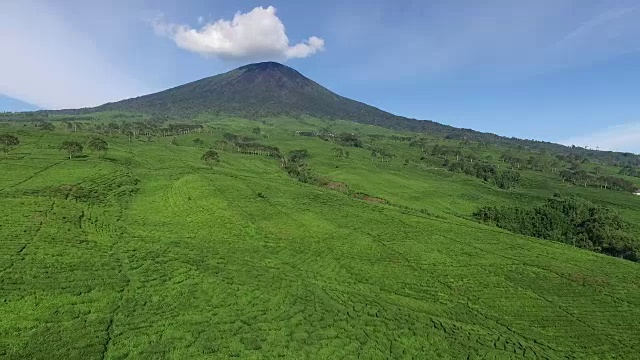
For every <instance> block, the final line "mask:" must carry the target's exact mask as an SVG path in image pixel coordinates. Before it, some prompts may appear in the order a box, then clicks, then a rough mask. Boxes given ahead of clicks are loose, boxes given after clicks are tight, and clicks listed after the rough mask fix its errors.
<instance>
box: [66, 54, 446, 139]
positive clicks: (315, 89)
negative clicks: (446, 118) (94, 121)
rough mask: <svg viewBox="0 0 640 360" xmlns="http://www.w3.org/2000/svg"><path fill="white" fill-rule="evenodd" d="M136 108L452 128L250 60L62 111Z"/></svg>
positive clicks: (184, 113) (283, 68) (166, 112)
mask: <svg viewBox="0 0 640 360" xmlns="http://www.w3.org/2000/svg"><path fill="white" fill-rule="evenodd" d="M110 110H118V111H133V112H141V113H147V114H152V115H163V116H165V115H168V116H174V117H192V116H195V115H198V114H201V113H213V114H224V115H232V116H241V117H265V116H277V115H288V116H300V115H309V116H313V117H317V118H329V119H341V120H350V121H355V122H359V123H365V124H371V125H378V126H382V127H386V128H393V129H406V130H414V131H415V130H428V129H430V130H449V131H451V130H452V129H453V128H451V127H449V126H446V125H442V124H438V123H435V122H432V121H418V120H413V119H407V118H404V117H401V116H396V115H393V114H391V113H388V112H386V111H382V110H380V109H378V108H375V107H373V106H370V105H367V104H364V103H361V102H358V101H355V100H351V99H348V98H346V97H343V96H340V95H338V94H336V93H333V92H332V91H330V90H329V89H327V88H325V87H323V86H321V85H319V84H318V83H316V82H315V81H313V80H311V79H309V78H307V77H305V76H304V75H302V74H300V73H299V72H298V71H296V70H294V69H292V68H290V67H288V66H285V65H282V64H279V63H275V62H263V63H258V64H250V65H246V66H243V67H240V68H238V69H235V70H232V71H229V72H227V73H224V74H220V75H216V76H212V77H208V78H205V79H202V80H198V81H194V82H192V83H188V84H185V85H181V86H178V87H175V88H172V89H168V90H165V91H161V92H158V93H155V94H150V95H145V96H140V97H137V98H133V99H128V100H123V101H119V102H114V103H108V104H104V105H101V106H98V107H95V108H87V109H80V110H63V112H64V113H73V114H78V113H91V112H97V111H110Z"/></svg>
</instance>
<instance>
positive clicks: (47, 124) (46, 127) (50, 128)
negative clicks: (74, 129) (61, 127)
mask: <svg viewBox="0 0 640 360" xmlns="http://www.w3.org/2000/svg"><path fill="white" fill-rule="evenodd" d="M40 128H41V129H42V130H45V131H53V130H55V129H56V127H55V126H54V125H53V124H52V123H50V122H43V123H42V124H40Z"/></svg>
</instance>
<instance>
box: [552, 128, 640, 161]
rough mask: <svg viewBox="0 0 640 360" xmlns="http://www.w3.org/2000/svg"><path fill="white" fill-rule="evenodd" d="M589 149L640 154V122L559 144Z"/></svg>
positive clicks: (577, 137)
mask: <svg viewBox="0 0 640 360" xmlns="http://www.w3.org/2000/svg"><path fill="white" fill-rule="evenodd" d="M560 143H561V144H564V145H569V146H570V145H576V146H581V147H588V148H590V149H596V148H598V149H600V150H612V151H628V152H633V153H636V154H640V121H639V122H632V123H627V124H623V125H616V126H612V127H609V128H607V129H604V130H601V131H597V132H594V133H591V134H586V135H582V136H576V137H574V138H570V139H567V140H564V141H561V142H560Z"/></svg>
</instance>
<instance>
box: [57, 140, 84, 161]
mask: <svg viewBox="0 0 640 360" xmlns="http://www.w3.org/2000/svg"><path fill="white" fill-rule="evenodd" d="M83 149H84V147H83V146H82V144H80V143H79V142H77V141H64V142H62V145H60V150H64V151H66V152H67V153H68V154H69V160H71V159H72V158H73V157H74V156H78V155H80V154H82V150H83Z"/></svg>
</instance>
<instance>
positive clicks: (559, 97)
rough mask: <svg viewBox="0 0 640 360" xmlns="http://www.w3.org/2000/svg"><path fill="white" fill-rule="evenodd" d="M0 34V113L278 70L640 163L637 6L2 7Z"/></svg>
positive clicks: (397, 109)
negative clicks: (262, 65) (240, 70)
mask: <svg viewBox="0 0 640 360" xmlns="http://www.w3.org/2000/svg"><path fill="white" fill-rule="evenodd" d="M257 7H261V8H259V9H256V8H257ZM269 7H273V9H276V10H273V9H270V8H269ZM238 13H239V15H237V16H236V14H238ZM234 16H236V18H235V21H236V23H235V24H236V25H237V24H240V26H239V27H238V26H236V25H234V23H227V22H226V21H232V19H234ZM239 29H241V30H239ZM0 34H2V37H0V39H1V40H0V41H1V42H2V46H3V55H2V56H0V111H15V110H31V109H35V108H68V107H82V106H92V105H98V104H100V103H103V102H107V101H114V100H119V99H123V98H127V97H132V96H137V95H141V94H145V93H150V92H154V91H158V90H162V89H165V88H169V87H172V86H176V85H179V84H182V83H186V82H189V81H193V80H197V79H200V78H203V77H207V76H211V75H215V74H218V73H221V72H224V71H227V70H231V69H233V68H235V67H238V66H241V65H243V64H246V63H249V62H253V61H257V60H277V61H281V62H285V63H286V64H287V65H290V66H292V67H294V68H296V69H298V70H299V71H301V72H302V73H303V74H305V75H307V76H309V77H310V78H312V79H314V80H316V81H318V82H319V83H321V84H322V85H325V86H327V87H328V88H330V89H331V90H333V91H335V92H337V93H339V94H341V95H344V96H347V97H351V98H353V99H356V100H360V101H363V102H366V103H369V104H372V105H375V106H377V107H380V108H382V109H384V110H387V111H390V112H393V113H396V114H399V115H404V116H408V117H413V118H417V119H430V120H435V121H438V122H441V123H445V124H450V125H454V126H458V127H465V128H473V129H476V130H481V131H489V132H494V133H497V134H500V135H506V136H516V137H521V138H534V139H540V140H548V141H554V142H562V143H565V144H576V145H582V146H589V147H593V148H596V147H599V148H602V149H612V150H621V151H633V152H638V153H640V101H639V100H638V93H639V91H638V90H640V89H639V88H640V4H638V2H637V1H635V0H634V1H628V0H608V1H603V0H538V1H516V0H486V1H482V2H477V1H472V0H468V1H463V0H453V1H444V0H442V1H428V0H422V1H410V0H396V1H379V0H371V1H350V2H346V1H333V0H327V1H322V2H313V3H312V2H307V1H305V2H302V1H296V2H293V1H277V0H274V1H267V2H258V1H244V0H236V1H216V0H207V1H205V0H197V1H196V0H194V1H188V0H184V1H180V2H176V1H166V0H159V1H145V0H128V1H124V0H112V1H110V2H104V1H101V2H98V1H83V0H56V1H53V0H50V1H47V0H4V1H2V2H0Z"/></svg>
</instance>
